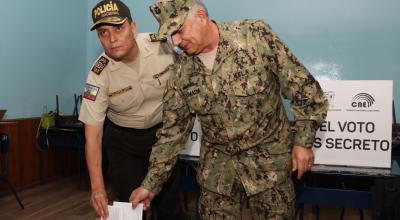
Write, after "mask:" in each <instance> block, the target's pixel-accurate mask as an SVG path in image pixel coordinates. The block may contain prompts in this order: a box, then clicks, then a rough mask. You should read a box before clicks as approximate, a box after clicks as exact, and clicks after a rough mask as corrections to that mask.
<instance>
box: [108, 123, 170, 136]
mask: <svg viewBox="0 0 400 220" xmlns="http://www.w3.org/2000/svg"><path fill="white" fill-rule="evenodd" d="M162 125H163V123H162V122H160V123H158V124H156V125H154V126H153V127H150V128H145V129H141V128H130V127H122V126H119V125H117V124H115V123H114V122H112V121H110V120H109V121H108V126H111V127H113V128H114V129H118V130H122V131H127V132H133V133H136V134H140V133H148V132H151V131H154V130H158V129H160V128H162Z"/></svg>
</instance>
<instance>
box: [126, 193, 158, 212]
mask: <svg viewBox="0 0 400 220" xmlns="http://www.w3.org/2000/svg"><path fill="white" fill-rule="evenodd" d="M153 198H154V193H152V192H150V191H149V190H147V189H145V188H143V187H139V188H137V189H135V190H133V192H132V194H131V197H130V198H129V201H130V202H131V203H132V207H133V208H136V206H137V205H138V204H139V203H141V202H142V203H143V209H144V210H145V211H146V210H148V209H149V208H150V203H151V200H153Z"/></svg>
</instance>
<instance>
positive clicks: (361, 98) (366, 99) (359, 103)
mask: <svg viewBox="0 0 400 220" xmlns="http://www.w3.org/2000/svg"><path fill="white" fill-rule="evenodd" d="M374 102H375V99H374V97H372V95H370V94H368V93H358V94H357V95H355V96H354V97H353V99H352V100H351V106H352V107H353V108H369V107H371V106H372V105H373V104H374Z"/></svg>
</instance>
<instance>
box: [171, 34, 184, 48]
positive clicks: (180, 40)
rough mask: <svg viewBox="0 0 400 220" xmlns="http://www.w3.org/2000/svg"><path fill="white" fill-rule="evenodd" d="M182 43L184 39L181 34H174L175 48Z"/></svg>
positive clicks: (173, 42)
mask: <svg viewBox="0 0 400 220" xmlns="http://www.w3.org/2000/svg"><path fill="white" fill-rule="evenodd" d="M181 42H182V38H181V35H180V34H178V33H177V34H174V35H172V44H173V45H174V46H178V45H179V44H180V43H181Z"/></svg>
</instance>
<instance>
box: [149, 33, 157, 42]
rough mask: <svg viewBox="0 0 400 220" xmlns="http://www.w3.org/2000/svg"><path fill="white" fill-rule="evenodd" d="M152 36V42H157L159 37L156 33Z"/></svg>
mask: <svg viewBox="0 0 400 220" xmlns="http://www.w3.org/2000/svg"><path fill="white" fill-rule="evenodd" d="M149 36H150V41H151V42H156V41H158V40H157V35H156V34H155V33H152V34H149Z"/></svg>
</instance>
